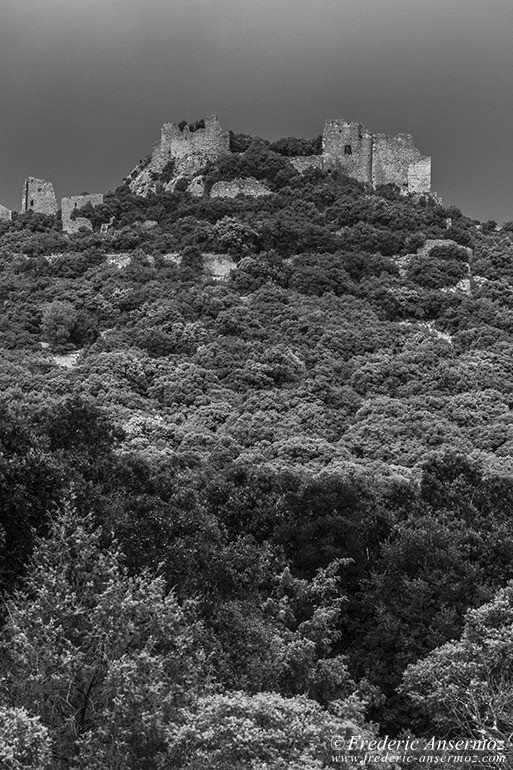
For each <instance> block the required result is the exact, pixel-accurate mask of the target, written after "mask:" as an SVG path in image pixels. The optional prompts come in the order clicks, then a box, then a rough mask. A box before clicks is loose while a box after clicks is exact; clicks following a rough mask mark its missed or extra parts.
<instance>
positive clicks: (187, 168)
mask: <svg viewBox="0 0 513 770" xmlns="http://www.w3.org/2000/svg"><path fill="white" fill-rule="evenodd" d="M229 153H230V135H229V133H228V131H224V130H223V129H222V128H221V125H220V123H219V118H218V117H217V115H216V114H215V113H213V114H212V115H209V116H208V117H207V118H205V128H198V129H196V131H191V130H190V129H189V127H188V126H185V127H184V128H183V129H180V127H179V126H178V124H177V123H164V125H163V126H162V130H161V136H160V142H159V143H157V144H156V145H155V146H154V148H153V151H152V154H151V157H150V159H149V161H148V163H146V164H145V165H144V166H136V168H135V169H134V171H133V172H132V174H131V181H130V189H131V190H132V192H135V193H136V194H137V195H146V194H147V193H148V192H149V191H150V190H154V189H155V187H156V183H157V180H156V179H155V177H156V176H158V175H159V174H161V173H162V172H163V171H164V169H165V168H166V166H167V165H168V163H170V162H171V161H173V162H174V172H173V175H174V176H175V177H177V176H194V175H195V174H197V173H198V172H199V171H201V169H202V168H203V167H204V166H205V164H206V163H207V162H208V161H209V160H216V159H217V158H220V157H222V156H223V155H229Z"/></svg>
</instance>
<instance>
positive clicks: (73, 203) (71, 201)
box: [61, 193, 103, 233]
mask: <svg viewBox="0 0 513 770" xmlns="http://www.w3.org/2000/svg"><path fill="white" fill-rule="evenodd" d="M88 203H90V204H91V205H92V206H99V205H100V204H101V203H103V195H102V194H101V193H95V194H93V195H72V196H71V197H69V198H63V199H62V201H61V213H62V231H63V232H64V233H76V232H77V231H78V230H80V228H81V227H86V228H87V229H88V230H92V229H93V226H92V224H91V222H90V221H89V219H87V218H86V217H77V218H76V219H71V215H72V213H73V211H75V209H81V208H82V207H83V206H85V205H87V204H88Z"/></svg>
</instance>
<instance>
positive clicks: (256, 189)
mask: <svg viewBox="0 0 513 770" xmlns="http://www.w3.org/2000/svg"><path fill="white" fill-rule="evenodd" d="M237 195H248V196H250V197H252V198H259V197H260V196H261V195H271V190H270V189H269V188H268V187H267V185H265V184H262V182H259V181H258V179H255V178H254V177H245V178H244V179H234V180H233V181H232V182H216V183H215V184H214V185H212V189H211V191H210V197H211V198H235V197H236V196H237Z"/></svg>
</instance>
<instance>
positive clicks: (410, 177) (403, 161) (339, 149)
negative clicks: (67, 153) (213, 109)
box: [129, 113, 431, 195]
mask: <svg viewBox="0 0 513 770" xmlns="http://www.w3.org/2000/svg"><path fill="white" fill-rule="evenodd" d="M197 126H198V127H195V130H194V131H191V129H190V128H189V126H188V125H187V124H176V123H165V124H164V125H163V126H162V132H161V138H160V142H157V144H155V145H154V147H153V150H152V152H151V155H149V156H148V158H145V159H144V160H143V161H141V162H140V163H139V164H138V165H137V166H136V167H135V168H134V170H133V171H132V173H131V174H130V177H129V185H130V189H131V190H132V192H134V193H136V194H138V195H147V194H148V192H150V191H151V190H155V189H156V186H157V180H158V178H159V177H160V176H161V175H162V174H165V173H166V171H168V175H169V177H170V178H169V180H168V181H167V183H166V184H167V186H168V189H172V188H173V186H174V182H176V180H177V179H178V178H180V177H193V176H194V175H195V174H198V173H199V172H200V171H201V170H202V169H203V168H204V166H205V164H206V162H207V161H208V160H216V159H218V158H221V157H223V156H225V155H229V154H230V136H229V132H228V131H223V129H222V128H221V126H220V123H219V119H218V117H217V115H216V114H215V113H214V114H212V115H209V116H208V117H207V118H205V119H204V120H202V121H199V124H197ZM289 160H290V162H291V163H292V164H293V166H294V167H295V168H296V169H297V170H298V171H300V172H304V171H306V170H307V169H310V168H318V169H320V170H323V171H328V172H329V171H332V170H334V169H336V168H339V169H340V170H342V171H343V172H345V173H346V174H348V176H351V177H354V178H355V179H358V180H359V181H360V182H367V183H368V184H371V185H372V186H373V187H377V186H378V185H383V184H395V185H397V186H398V187H399V189H400V190H401V191H402V192H404V193H429V192H430V191H431V158H430V157H428V156H425V155H421V153H420V151H419V150H418V149H417V147H416V146H415V143H414V141H413V138H412V136H411V135H410V134H398V135H397V136H387V135H386V134H371V133H370V132H369V131H368V130H367V129H366V128H365V126H363V125H362V123H355V122H353V123H347V122H346V121H345V120H327V121H326V122H325V124H324V130H323V133H322V152H321V154H320V155H306V156H296V157H292V158H289Z"/></svg>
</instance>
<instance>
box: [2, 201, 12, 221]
mask: <svg viewBox="0 0 513 770" xmlns="http://www.w3.org/2000/svg"><path fill="white" fill-rule="evenodd" d="M11 219H12V211H11V209H8V208H6V207H5V206H2V205H0V220H1V221H2V222H9V221H10V220H11Z"/></svg>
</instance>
